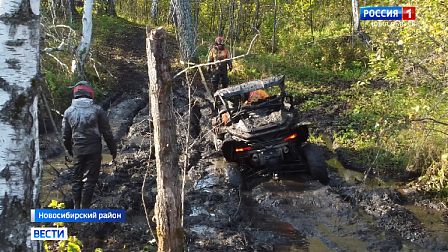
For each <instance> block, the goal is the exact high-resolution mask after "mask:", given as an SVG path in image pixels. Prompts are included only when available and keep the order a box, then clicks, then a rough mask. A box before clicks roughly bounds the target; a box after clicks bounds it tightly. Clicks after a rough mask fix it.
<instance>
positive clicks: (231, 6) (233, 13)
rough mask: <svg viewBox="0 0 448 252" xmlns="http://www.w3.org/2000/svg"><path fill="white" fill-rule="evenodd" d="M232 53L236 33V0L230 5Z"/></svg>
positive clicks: (231, 51)
mask: <svg viewBox="0 0 448 252" xmlns="http://www.w3.org/2000/svg"><path fill="white" fill-rule="evenodd" d="M229 29H230V53H231V56H232V55H234V53H233V42H234V34H235V32H234V31H235V0H232V4H231V5H230V25H229Z"/></svg>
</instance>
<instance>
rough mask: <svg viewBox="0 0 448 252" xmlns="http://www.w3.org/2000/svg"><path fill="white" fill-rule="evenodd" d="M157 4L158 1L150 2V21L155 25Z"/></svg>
mask: <svg viewBox="0 0 448 252" xmlns="http://www.w3.org/2000/svg"><path fill="white" fill-rule="evenodd" d="M158 3H159V0H152V5H151V19H152V21H153V22H154V24H157V4H158Z"/></svg>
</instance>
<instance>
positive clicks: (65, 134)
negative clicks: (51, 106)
mask: <svg viewBox="0 0 448 252" xmlns="http://www.w3.org/2000/svg"><path fill="white" fill-rule="evenodd" d="M62 138H63V139H64V146H65V149H67V152H68V154H69V155H70V156H73V151H72V127H71V126H70V123H68V120H67V115H66V113H64V118H63V119H62Z"/></svg>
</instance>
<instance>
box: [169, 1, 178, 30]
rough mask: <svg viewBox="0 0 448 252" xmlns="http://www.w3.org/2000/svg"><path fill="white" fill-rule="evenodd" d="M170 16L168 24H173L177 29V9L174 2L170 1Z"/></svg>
mask: <svg viewBox="0 0 448 252" xmlns="http://www.w3.org/2000/svg"><path fill="white" fill-rule="evenodd" d="M168 16H169V17H168V23H170V22H172V23H173V25H174V26H176V27H177V26H178V24H177V14H176V8H175V7H174V0H170V9H169V11H168Z"/></svg>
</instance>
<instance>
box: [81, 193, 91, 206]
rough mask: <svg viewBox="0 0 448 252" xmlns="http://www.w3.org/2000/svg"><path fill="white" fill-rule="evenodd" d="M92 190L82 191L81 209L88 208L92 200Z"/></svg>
mask: <svg viewBox="0 0 448 252" xmlns="http://www.w3.org/2000/svg"><path fill="white" fill-rule="evenodd" d="M92 198H93V192H84V193H83V195H82V201H81V207H82V209H89V208H90V203H91V202H92Z"/></svg>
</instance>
